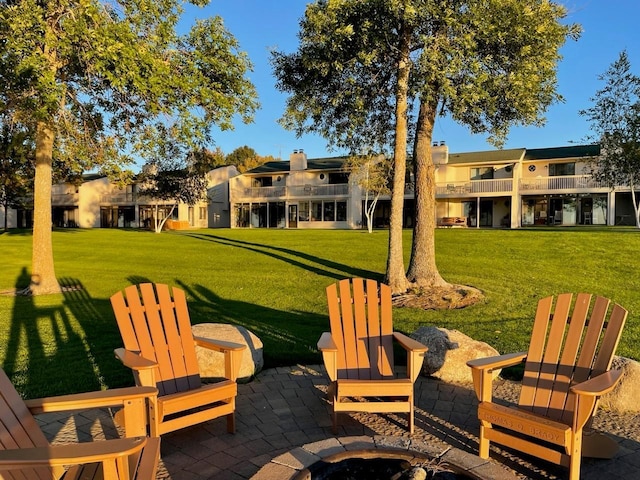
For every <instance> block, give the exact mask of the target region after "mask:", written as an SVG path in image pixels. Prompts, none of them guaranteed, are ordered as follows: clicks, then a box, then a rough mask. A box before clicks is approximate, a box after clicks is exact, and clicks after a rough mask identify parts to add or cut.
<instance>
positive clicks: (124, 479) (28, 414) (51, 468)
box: [0, 369, 160, 480]
mask: <svg viewBox="0 0 640 480" xmlns="http://www.w3.org/2000/svg"><path fill="white" fill-rule="evenodd" d="M157 394H158V390H157V389H156V388H151V387H144V388H143V387H132V388H118V389H112V390H107V391H101V392H89V393H79V394H75V395H63V396H59V397H50V398H41V399H35V400H27V401H24V400H22V398H21V397H20V395H19V394H18V392H17V391H16V389H15V388H14V387H13V385H12V384H11V381H10V380H9V377H7V374H6V373H5V372H4V371H3V370H1V369H0V479H5V480H10V479H11V480H13V479H15V480H31V479H59V478H64V479H66V480H69V479H78V480H80V479H83V480H90V479H109V480H111V479H113V480H131V479H134V478H135V479H138V480H151V479H155V478H156V470H157V467H158V459H159V456H160V439H159V438H147V437H146V433H145V432H146V428H147V425H146V424H147V422H146V419H147V411H148V408H147V402H148V401H149V400H150V399H152V398H154V397H155V396H156V395H157ZM106 407H122V410H123V411H124V414H123V417H124V418H126V419H127V423H126V428H125V437H126V438H118V439H113V440H105V441H95V442H84V443H73V444H54V445H51V444H49V442H48V441H47V439H46V437H45V435H44V433H43V432H42V430H41V429H40V426H39V425H38V423H37V421H36V419H35V418H34V417H33V415H35V414H38V413H45V412H61V411H71V410H84V409H90V408H106ZM66 470H68V471H66Z"/></svg>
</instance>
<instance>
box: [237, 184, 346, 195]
mask: <svg viewBox="0 0 640 480" xmlns="http://www.w3.org/2000/svg"><path fill="white" fill-rule="evenodd" d="M348 193H349V185H348V184H346V183H339V184H331V185H296V186H291V187H248V188H236V189H233V190H232V192H231V196H232V197H233V198H235V199H239V198H293V197H312V196H314V197H315V196H335V195H347V194H348Z"/></svg>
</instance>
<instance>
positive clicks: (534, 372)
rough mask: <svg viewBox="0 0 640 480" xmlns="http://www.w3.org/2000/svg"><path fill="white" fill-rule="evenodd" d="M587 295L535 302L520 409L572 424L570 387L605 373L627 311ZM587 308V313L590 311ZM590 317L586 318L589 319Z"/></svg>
mask: <svg viewBox="0 0 640 480" xmlns="http://www.w3.org/2000/svg"><path fill="white" fill-rule="evenodd" d="M591 297H592V296H591V295H590V294H586V293H581V294H578V295H577V297H576V301H575V304H574V305H573V312H571V306H572V300H573V295H572V294H562V295H558V298H557V301H556V304H555V310H553V313H552V308H553V297H547V298H543V299H542V300H540V301H539V303H538V308H537V311H536V317H535V321H534V326H533V332H532V334H531V342H530V344H529V351H528V355H527V360H526V363H525V371H524V377H523V380H522V390H521V393H520V400H519V406H520V407H521V408H523V409H527V410H531V411H533V412H534V413H537V414H540V415H544V416H546V417H548V418H550V419H552V420H556V421H561V422H564V423H566V424H570V423H571V420H572V415H573V410H574V398H573V396H572V395H569V389H570V387H571V386H572V385H575V384H577V383H580V382H583V381H585V380H588V379H589V378H591V377H594V376H596V375H599V374H601V373H604V372H606V371H608V370H609V368H610V367H611V362H612V360H613V355H614V352H615V350H616V347H617V345H618V342H619V340H620V336H621V335H622V327H623V326H624V323H625V320H626V317H627V311H626V310H625V309H624V308H622V307H620V306H619V305H614V306H613V308H612V309H611V313H610V316H609V320H608V321H607V311H608V310H609V304H610V302H609V300H608V299H606V298H603V297H596V299H595V302H593V306H592V307H591V300H592V298H591ZM590 307H591V308H590ZM589 314H590V315H589Z"/></svg>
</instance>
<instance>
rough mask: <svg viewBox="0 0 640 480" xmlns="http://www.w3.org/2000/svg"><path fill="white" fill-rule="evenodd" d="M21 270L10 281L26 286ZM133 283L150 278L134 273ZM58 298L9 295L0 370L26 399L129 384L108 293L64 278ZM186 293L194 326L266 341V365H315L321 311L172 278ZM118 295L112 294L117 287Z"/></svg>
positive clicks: (324, 322)
mask: <svg viewBox="0 0 640 480" xmlns="http://www.w3.org/2000/svg"><path fill="white" fill-rule="evenodd" d="M29 278H30V274H29V272H28V271H27V269H26V268H24V269H23V270H22V272H21V274H20V275H19V276H18V278H16V281H15V285H17V286H20V285H24V284H25V282H26V283H27V284H28V281H29ZM128 281H129V282H131V283H132V284H137V283H143V282H152V281H153V280H152V279H149V278H146V277H142V276H131V277H129V278H128ZM60 284H61V286H62V287H63V294H62V298H61V299H60V296H45V297H33V296H22V295H17V296H14V297H13V307H12V312H11V318H10V322H9V323H10V324H9V325H7V327H6V328H7V332H6V334H5V338H6V340H5V342H4V345H0V351H2V353H3V365H2V368H3V369H4V370H5V371H6V373H7V375H8V376H9V378H11V380H12V382H13V383H14V385H15V386H16V389H17V390H18V391H19V392H20V393H21V395H22V396H23V397H25V398H36V397H42V396H50V395H59V394H68V393H78V392H83V391H93V390H101V389H104V388H116V387H122V386H129V385H132V384H133V376H132V374H131V371H130V370H129V369H127V368H126V367H124V366H122V365H121V364H120V363H119V362H118V361H117V360H116V359H115V357H114V354H113V349H114V348H118V347H120V346H122V339H121V337H120V333H119V331H118V326H117V323H116V320H115V317H114V316H113V311H112V308H111V304H110V301H109V299H108V298H104V299H102V298H93V297H92V296H91V294H90V292H88V291H87V290H86V289H85V288H84V286H83V285H82V282H81V281H80V280H79V279H76V278H61V279H60ZM175 285H176V286H178V287H180V288H183V289H184V290H185V291H186V292H187V293H188V296H189V300H188V301H189V311H190V316H191V323H192V324H198V323H205V322H208V323H227V324H235V325H241V326H243V327H245V328H247V329H248V330H251V331H252V332H253V333H254V334H255V335H257V336H258V337H259V338H260V339H261V340H262V342H263V344H264V359H265V368H268V367H273V366H281V365H290V364H296V363H318V362H319V361H320V354H319V353H318V352H317V350H316V342H317V340H318V338H319V336H320V333H321V332H322V331H324V330H326V329H327V328H328V320H327V318H326V316H324V315H319V314H316V313H310V312H305V311H282V310H277V309H273V308H268V307H264V306H260V305H255V304H252V303H249V302H242V301H237V300H230V299H225V298H222V297H220V296H219V295H218V294H216V292H215V291H214V290H213V289H210V288H207V287H205V286H203V285H200V284H190V283H188V282H186V281H184V280H183V279H176V280H175ZM114 293H115V292H114Z"/></svg>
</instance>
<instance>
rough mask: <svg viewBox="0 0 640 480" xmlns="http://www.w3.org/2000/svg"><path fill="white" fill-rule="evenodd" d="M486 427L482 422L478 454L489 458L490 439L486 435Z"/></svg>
mask: <svg viewBox="0 0 640 480" xmlns="http://www.w3.org/2000/svg"><path fill="white" fill-rule="evenodd" d="M485 428H486V427H485V426H484V425H482V423H480V439H479V444H480V448H479V451H478V456H479V457H480V458H485V459H486V458H489V439H488V438H487V437H485V436H484V429H485Z"/></svg>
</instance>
